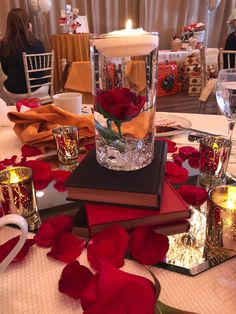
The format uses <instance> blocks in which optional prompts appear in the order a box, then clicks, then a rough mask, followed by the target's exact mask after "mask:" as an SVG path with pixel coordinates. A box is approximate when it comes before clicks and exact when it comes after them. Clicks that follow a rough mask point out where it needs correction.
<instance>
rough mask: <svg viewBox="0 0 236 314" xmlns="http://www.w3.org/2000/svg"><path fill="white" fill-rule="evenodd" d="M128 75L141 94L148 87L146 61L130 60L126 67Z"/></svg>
mask: <svg viewBox="0 0 236 314" xmlns="http://www.w3.org/2000/svg"><path fill="white" fill-rule="evenodd" d="M126 76H127V78H128V80H129V82H130V83H132V84H134V85H136V87H137V93H138V94H140V93H141V92H142V91H143V90H144V89H145V88H146V85H147V84H146V69H145V62H144V61H129V62H128V64H127V68H126Z"/></svg>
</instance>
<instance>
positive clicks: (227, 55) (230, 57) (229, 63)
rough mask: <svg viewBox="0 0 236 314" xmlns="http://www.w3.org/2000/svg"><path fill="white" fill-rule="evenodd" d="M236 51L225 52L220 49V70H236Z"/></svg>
mask: <svg viewBox="0 0 236 314" xmlns="http://www.w3.org/2000/svg"><path fill="white" fill-rule="evenodd" d="M235 56H236V50H224V49H223V48H220V51H219V69H220V70H222V69H232V68H236V58H235Z"/></svg>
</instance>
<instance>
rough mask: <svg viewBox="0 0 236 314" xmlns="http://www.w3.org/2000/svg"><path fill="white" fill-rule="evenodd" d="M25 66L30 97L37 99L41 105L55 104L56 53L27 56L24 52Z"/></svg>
mask: <svg viewBox="0 0 236 314" xmlns="http://www.w3.org/2000/svg"><path fill="white" fill-rule="evenodd" d="M23 64H24V71H25V79H26V86H27V93H28V97H37V98H39V99H40V101H41V104H47V103H50V102H53V97H52V96H53V94H54V88H53V72H54V51H51V52H47V53H37V54H27V53H25V52H23Z"/></svg>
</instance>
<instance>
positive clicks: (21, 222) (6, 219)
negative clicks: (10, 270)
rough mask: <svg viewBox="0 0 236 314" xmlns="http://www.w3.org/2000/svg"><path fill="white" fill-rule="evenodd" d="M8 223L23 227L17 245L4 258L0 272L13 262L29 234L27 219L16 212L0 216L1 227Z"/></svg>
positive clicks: (0, 264) (0, 265)
mask: <svg viewBox="0 0 236 314" xmlns="http://www.w3.org/2000/svg"><path fill="white" fill-rule="evenodd" d="M7 224H14V225H17V226H19V227H20V229H21V236H20V239H19V241H18V242H17V244H16V245H15V247H14V248H13V249H12V250H11V252H10V253H9V254H8V255H7V256H6V257H5V258H4V260H3V261H2V262H1V263H0V273H1V272H3V271H4V270H5V269H6V268H7V266H8V265H9V264H10V263H11V261H12V260H13V259H14V257H15V256H16V255H17V254H18V253H19V251H20V249H21V248H22V246H23V245H24V243H25V241H26V239H27V234H28V225H27V222H26V220H25V219H24V218H23V217H21V216H19V215H16V214H9V215H6V216H3V217H1V218H0V227H2V226H4V225H7Z"/></svg>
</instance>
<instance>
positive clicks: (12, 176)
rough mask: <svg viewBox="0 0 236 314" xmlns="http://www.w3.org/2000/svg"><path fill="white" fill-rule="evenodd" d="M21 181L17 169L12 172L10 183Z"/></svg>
mask: <svg viewBox="0 0 236 314" xmlns="http://www.w3.org/2000/svg"><path fill="white" fill-rule="evenodd" d="M19 181H20V177H19V176H18V174H17V173H16V171H15V170H12V171H11V172H10V183H18V182H19Z"/></svg>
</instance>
